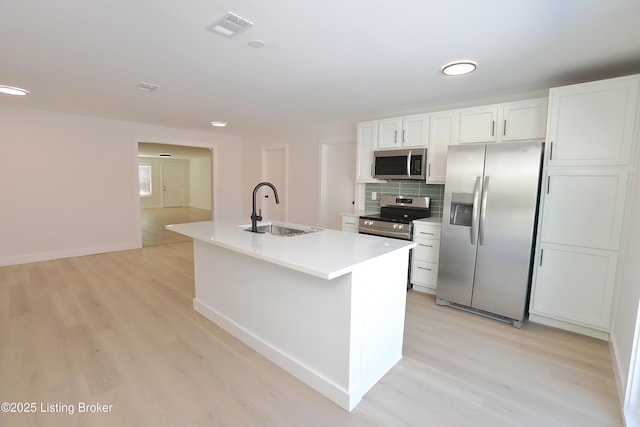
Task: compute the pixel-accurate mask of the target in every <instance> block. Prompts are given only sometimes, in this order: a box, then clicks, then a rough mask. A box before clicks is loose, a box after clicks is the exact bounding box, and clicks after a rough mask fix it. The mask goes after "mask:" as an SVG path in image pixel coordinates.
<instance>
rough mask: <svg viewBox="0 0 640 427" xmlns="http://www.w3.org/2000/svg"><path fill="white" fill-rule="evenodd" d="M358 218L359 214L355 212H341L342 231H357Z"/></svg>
mask: <svg viewBox="0 0 640 427" xmlns="http://www.w3.org/2000/svg"><path fill="white" fill-rule="evenodd" d="M358 218H359V216H358V215H356V214H342V231H347V232H349V233H357V232H358Z"/></svg>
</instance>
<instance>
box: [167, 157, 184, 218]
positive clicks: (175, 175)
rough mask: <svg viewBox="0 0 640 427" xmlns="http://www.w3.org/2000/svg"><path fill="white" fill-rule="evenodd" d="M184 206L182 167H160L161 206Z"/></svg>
mask: <svg viewBox="0 0 640 427" xmlns="http://www.w3.org/2000/svg"><path fill="white" fill-rule="evenodd" d="M183 205H184V169H183V168H182V166H170V165H163V166H162V206H163V207H165V208H173V207H177V206H183Z"/></svg>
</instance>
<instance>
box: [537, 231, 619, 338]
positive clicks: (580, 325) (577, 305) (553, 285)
mask: <svg viewBox="0 0 640 427" xmlns="http://www.w3.org/2000/svg"><path fill="white" fill-rule="evenodd" d="M617 262H618V253H617V252H616V251H610V250H602V249H592V248H584V247H577V246H568V245H556V244H550V243H543V244H541V245H540V258H539V260H538V266H537V271H536V279H535V283H536V285H535V286H536V288H535V298H534V299H533V300H532V302H531V307H530V314H529V317H530V319H531V320H533V321H536V320H539V318H540V316H544V317H545V318H546V319H545V321H543V322H542V323H546V324H551V325H552V326H558V327H562V328H563V329H569V330H573V331H574V332H580V333H586V334H587V335H592V336H596V337H598V338H604V337H606V335H607V332H608V330H609V319H610V316H611V302H612V299H613V289H614V283H615V279H616V266H617ZM585 328H586V329H585ZM597 331H601V332H602V336H600V334H598V332H597Z"/></svg>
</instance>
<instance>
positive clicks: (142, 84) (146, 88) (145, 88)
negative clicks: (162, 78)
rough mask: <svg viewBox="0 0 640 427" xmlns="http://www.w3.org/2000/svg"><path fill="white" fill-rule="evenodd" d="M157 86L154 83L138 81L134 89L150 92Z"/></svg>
mask: <svg viewBox="0 0 640 427" xmlns="http://www.w3.org/2000/svg"><path fill="white" fill-rule="evenodd" d="M159 87H160V86H158V85H154V84H151V83H147V82H140V83H138V86H136V89H138V90H141V91H143V92H151V91H152V90H156V89H158V88H159Z"/></svg>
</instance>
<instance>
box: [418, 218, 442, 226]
mask: <svg viewBox="0 0 640 427" xmlns="http://www.w3.org/2000/svg"><path fill="white" fill-rule="evenodd" d="M413 223H414V224H416V223H420V224H431V225H442V217H429V218H422V219H415V220H413Z"/></svg>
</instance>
